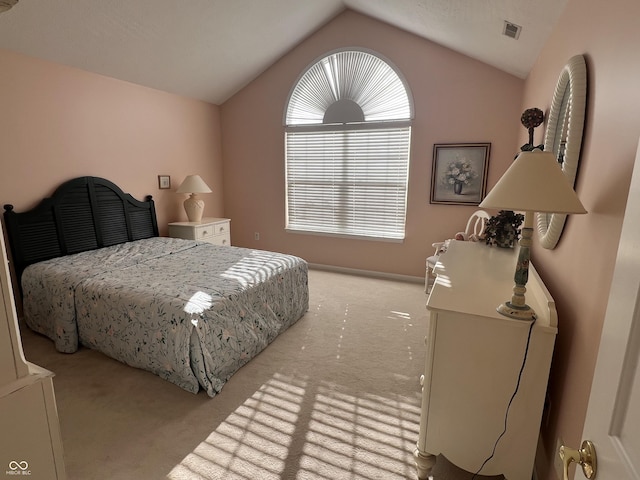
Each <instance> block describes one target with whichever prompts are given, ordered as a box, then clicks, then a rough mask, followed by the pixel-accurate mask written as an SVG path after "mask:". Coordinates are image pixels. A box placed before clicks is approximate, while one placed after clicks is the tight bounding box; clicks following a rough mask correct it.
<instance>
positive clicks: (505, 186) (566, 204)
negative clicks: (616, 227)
mask: <svg viewBox="0 0 640 480" xmlns="http://www.w3.org/2000/svg"><path fill="white" fill-rule="evenodd" d="M480 206H481V207H483V208H497V209H504V210H516V211H524V212H540V213H587V211H586V210H585V208H584V206H583V205H582V203H581V202H580V199H579V198H578V196H577V195H576V192H575V191H574V190H573V188H572V187H571V185H570V184H569V181H568V180H567V177H566V176H565V175H564V173H563V172H562V168H561V167H560V164H559V163H558V161H557V160H556V157H555V155H554V154H553V153H552V152H543V151H541V150H533V151H530V152H521V153H520V154H519V155H518V157H517V158H516V159H515V161H514V162H513V163H512V164H511V166H510V167H509V168H508V169H507V171H506V172H505V174H504V175H503V176H502V178H500V180H499V181H498V183H496V186H495V187H493V189H492V190H491V191H490V192H489V194H488V195H487V196H486V197H485V199H484V200H483V201H482V203H480Z"/></svg>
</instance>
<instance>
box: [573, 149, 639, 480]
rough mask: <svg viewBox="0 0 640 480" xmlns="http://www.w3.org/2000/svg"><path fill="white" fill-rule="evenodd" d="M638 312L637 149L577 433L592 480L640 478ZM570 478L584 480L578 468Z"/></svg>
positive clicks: (577, 446) (576, 446) (575, 446)
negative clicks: (593, 464) (589, 458)
mask: <svg viewBox="0 0 640 480" xmlns="http://www.w3.org/2000/svg"><path fill="white" fill-rule="evenodd" d="M639 307H640V145H639V150H638V153H637V154H636V160H635V167H634V172H633V175H632V178H631V188H630V191H629V198H628V200H627V208H626V212H625V215H624V223H623V226H622V234H621V237H620V245H619V247H618V256H617V258H616V265H615V271H614V274H613V282H612V284H611V291H610V293H609V303H608V306H607V313H606V316H605V320H604V326H603V330H602V338H601V340H600V349H599V353H598V361H597V364H596V371H595V375H594V378H593V384H592V387H591V396H590V398H589V408H588V410H587V419H586V422H585V425H584V431H583V434H582V438H583V439H584V440H591V441H592V442H593V444H594V446H595V450H596V455H597V473H596V478H597V480H627V479H634V480H637V479H640V369H639V368H638V359H640V318H639V317H640V308H639ZM569 446H570V447H573V448H579V445H569ZM572 468H573V467H572ZM574 478H575V479H576V480H579V479H584V477H583V473H582V469H581V468H580V467H577V468H576V473H575V477H574Z"/></svg>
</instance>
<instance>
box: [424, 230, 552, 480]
mask: <svg viewBox="0 0 640 480" xmlns="http://www.w3.org/2000/svg"><path fill="white" fill-rule="evenodd" d="M517 250H518V249H517V248H516V249H501V248H496V247H488V246H487V245H484V244H483V243H473V242H455V241H454V242H451V245H450V247H449V249H448V250H447V252H446V253H445V254H443V255H441V257H440V262H439V264H438V265H437V267H436V269H435V271H434V273H435V274H436V280H435V282H434V286H433V289H432V290H431V294H430V295H429V298H428V301H427V309H428V311H429V327H428V334H427V337H426V346H427V350H426V365H425V373H424V377H423V379H422V380H423V389H422V411H421V419H420V433H419V439H418V443H417V449H416V452H415V459H416V466H417V469H418V477H419V478H420V479H426V478H427V477H428V473H429V471H430V469H431V467H432V466H433V463H434V461H435V457H434V456H435V455H438V454H443V455H444V456H445V457H447V459H448V460H449V461H451V462H452V463H454V464H455V465H457V466H458V467H460V468H462V469H464V470H467V471H469V472H472V473H476V472H477V470H478V469H479V468H480V466H481V465H482V464H483V462H484V461H485V460H486V459H487V458H489V457H490V456H491V454H492V451H493V448H494V444H495V443H496V441H497V439H498V437H499V436H500V434H501V433H502V432H503V430H504V428H505V415H506V413H507V407H508V405H509V401H510V399H511V397H512V396H513V394H514V392H515V391H516V386H517V385H518V377H519V374H520V370H521V368H522V365H523V361H524V358H525V350H526V348H527V340H528V338H529V331H530V325H531V323H530V322H526V321H521V320H513V319H510V318H507V317H505V316H503V315H501V314H499V313H498V312H497V311H496V307H497V306H498V305H499V304H500V303H502V302H504V301H506V300H510V299H511V294H512V289H513V275H514V271H515V264H516V259H517ZM526 299H527V304H529V305H530V306H531V307H532V308H533V309H534V310H535V311H536V313H537V315H538V318H537V320H536V322H535V323H534V325H533V328H532V330H531V337H530V343H529V347H528V353H527V356H526V363H525V367H524V370H523V371H522V377H521V379H520V382H519V386H518V391H517V394H516V396H515V397H514V399H513V402H512V404H511V407H510V409H509V414H508V421H507V429H506V433H505V434H504V436H503V437H502V438H501V439H500V441H499V443H498V445H497V448H496V451H495V455H494V456H493V458H492V459H491V460H489V461H488V462H487V463H486V465H485V466H484V468H483V469H482V471H481V472H480V475H498V474H503V475H504V476H505V477H506V478H507V479H508V480H531V477H532V472H533V465H534V459H535V454H536V446H537V441H538V436H539V431H540V422H541V418H542V411H543V406H544V400H545V394H546V388H547V380H548V376H549V369H550V366H551V358H552V354H553V346H554V343H555V337H556V333H557V314H556V311H555V304H554V302H553V299H552V298H551V296H550V295H549V292H548V291H547V289H546V287H545V286H544V284H543V283H542V281H541V280H540V277H539V276H538V274H537V272H536V271H535V269H534V268H533V266H530V270H529V282H528V284H527V292H526Z"/></svg>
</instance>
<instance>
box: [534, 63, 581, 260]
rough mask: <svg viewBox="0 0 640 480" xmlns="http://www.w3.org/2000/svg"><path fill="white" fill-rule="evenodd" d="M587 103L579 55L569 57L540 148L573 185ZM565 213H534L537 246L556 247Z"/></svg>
mask: <svg viewBox="0 0 640 480" xmlns="http://www.w3.org/2000/svg"><path fill="white" fill-rule="evenodd" d="M586 101H587V66H586V63H585V60H584V57H583V56H582V55H576V56H575V57H571V58H570V59H569V61H568V62H567V64H566V65H565V66H564V68H563V69H562V72H561V73H560V77H559V78H558V83H557V84H556V89H555V92H554V94H553V100H552V102H551V108H550V109H549V115H548V117H547V131H546V133H545V138H544V149H545V151H547V152H554V153H555V155H556V158H557V159H558V162H559V163H560V164H561V165H562V170H563V172H564V174H565V175H566V176H567V180H568V181H569V183H570V184H571V186H573V185H574V184H575V180H576V174H577V172H578V163H579V162H580V149H581V147H582V131H583V129H584V116H585V107H586ZM566 219H567V216H566V215H565V214H559V213H552V214H549V213H538V215H537V227H538V235H539V237H540V244H541V245H542V246H543V247H544V248H548V249H552V248H555V246H556V245H557V244H558V240H560V235H562V230H563V229H564V224H565V221H566Z"/></svg>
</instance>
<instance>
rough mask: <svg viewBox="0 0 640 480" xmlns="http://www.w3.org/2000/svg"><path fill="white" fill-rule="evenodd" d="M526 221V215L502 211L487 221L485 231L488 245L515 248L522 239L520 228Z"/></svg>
mask: <svg viewBox="0 0 640 480" xmlns="http://www.w3.org/2000/svg"><path fill="white" fill-rule="evenodd" d="M523 221H524V215H522V214H521V213H515V212H513V211H511V210H500V211H499V212H498V214H497V215H494V216H492V217H491V218H489V220H487V225H486V227H485V229H484V235H485V242H486V243H487V245H496V246H497V247H502V248H513V246H514V245H515V243H516V241H517V240H518V238H519V237H520V226H521V225H522V222H523Z"/></svg>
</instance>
